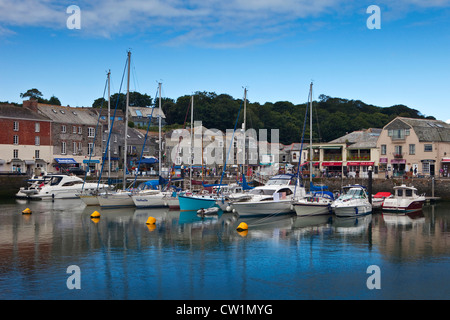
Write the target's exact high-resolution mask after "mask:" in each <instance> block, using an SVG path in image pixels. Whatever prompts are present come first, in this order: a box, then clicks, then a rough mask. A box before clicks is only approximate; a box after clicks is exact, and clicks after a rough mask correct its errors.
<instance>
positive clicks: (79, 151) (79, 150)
mask: <svg viewBox="0 0 450 320" xmlns="http://www.w3.org/2000/svg"><path fill="white" fill-rule="evenodd" d="M77 151H78V153H79V154H81V153H82V151H83V144H82V143H81V142H78V149H77Z"/></svg>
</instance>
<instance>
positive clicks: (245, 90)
mask: <svg viewBox="0 0 450 320" xmlns="http://www.w3.org/2000/svg"><path fill="white" fill-rule="evenodd" d="M246 116H247V88H244V122H243V123H242V130H243V131H244V147H243V148H244V161H243V165H242V174H243V175H244V176H245V174H246V170H245V130H246V127H245V126H246ZM243 181H244V180H242V182H243Z"/></svg>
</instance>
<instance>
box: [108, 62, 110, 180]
mask: <svg viewBox="0 0 450 320" xmlns="http://www.w3.org/2000/svg"><path fill="white" fill-rule="evenodd" d="M110 130H111V70H109V71H108V132H110ZM110 177H111V148H108V178H110Z"/></svg>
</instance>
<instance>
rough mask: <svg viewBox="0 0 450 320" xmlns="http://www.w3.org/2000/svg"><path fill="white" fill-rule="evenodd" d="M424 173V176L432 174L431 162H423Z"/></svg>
mask: <svg viewBox="0 0 450 320" xmlns="http://www.w3.org/2000/svg"><path fill="white" fill-rule="evenodd" d="M422 173H423V174H430V163H429V162H423V163H422Z"/></svg>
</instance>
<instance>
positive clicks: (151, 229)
mask: <svg viewBox="0 0 450 320" xmlns="http://www.w3.org/2000/svg"><path fill="white" fill-rule="evenodd" d="M147 229H148V231H150V232H152V231H153V230H155V229H156V225H155V224H147Z"/></svg>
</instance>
